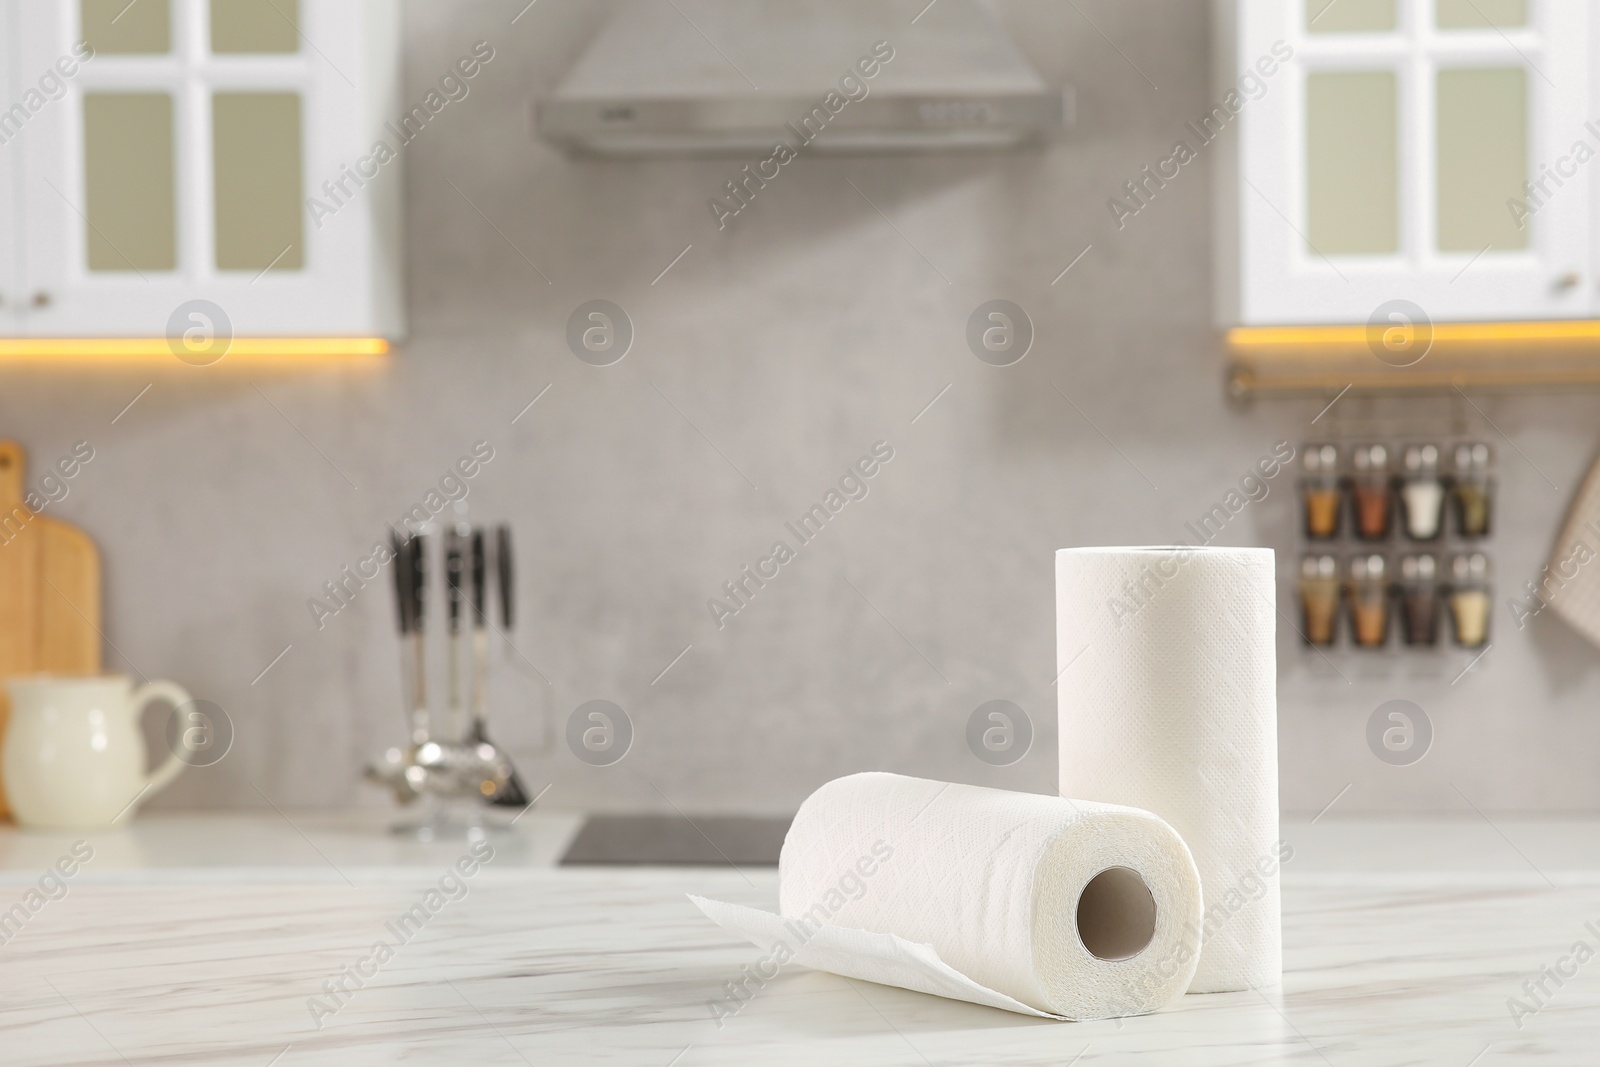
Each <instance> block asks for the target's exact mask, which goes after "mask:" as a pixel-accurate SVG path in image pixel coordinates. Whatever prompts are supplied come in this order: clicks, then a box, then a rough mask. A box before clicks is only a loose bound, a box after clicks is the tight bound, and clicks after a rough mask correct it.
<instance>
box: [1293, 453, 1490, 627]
mask: <svg viewBox="0 0 1600 1067" xmlns="http://www.w3.org/2000/svg"><path fill="white" fill-rule="evenodd" d="M1300 462H1301V475H1300V480H1299V494H1298V507H1299V516H1298V521H1297V523H1296V525H1297V527H1298V528H1299V531H1300V539H1301V551H1300V563H1299V573H1298V583H1297V588H1296V591H1297V599H1298V601H1299V609H1300V620H1301V636H1302V638H1303V639H1304V641H1305V643H1306V644H1307V645H1308V646H1312V647H1314V648H1317V649H1328V648H1335V647H1341V646H1342V647H1346V648H1352V649H1358V650H1361V651H1364V652H1366V651H1378V650H1383V649H1399V650H1402V651H1407V652H1410V651H1421V652H1426V651H1428V650H1432V649H1437V648H1440V647H1443V646H1446V645H1447V644H1448V645H1454V646H1456V647H1458V648H1464V649H1475V648H1482V647H1484V646H1485V645H1486V644H1487V643H1488V640H1489V633H1488V625H1489V607H1490V602H1491V587H1490V559H1489V554H1488V552H1487V551H1486V543H1487V541H1488V539H1489V536H1490V533H1491V530H1492V523H1493V512H1494V503H1495V494H1496V490H1495V481H1494V451H1493V449H1491V448H1490V447H1489V445H1488V444H1486V443H1484V442H1482V441H1475V440H1454V441H1448V440H1447V441H1422V440H1398V441H1395V440H1387V441H1383V440H1372V439H1370V438H1368V439H1362V440H1358V441H1348V442H1319V443H1315V444H1307V445H1305V446H1304V448H1303V449H1302V451H1301V459H1300Z"/></svg>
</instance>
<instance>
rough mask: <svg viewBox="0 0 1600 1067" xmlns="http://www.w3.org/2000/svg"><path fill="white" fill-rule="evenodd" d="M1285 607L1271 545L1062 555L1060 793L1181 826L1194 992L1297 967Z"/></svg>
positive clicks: (1269, 981) (1270, 981)
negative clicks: (1290, 875)
mask: <svg viewBox="0 0 1600 1067" xmlns="http://www.w3.org/2000/svg"><path fill="white" fill-rule="evenodd" d="M1276 604H1277V585H1276V582H1275V580H1274V575H1273V554H1272V549H1270V548H1189V547H1185V546H1176V547H1149V548H1064V549H1061V550H1060V551H1059V552H1057V553H1056V642H1057V644H1056V650H1057V664H1058V669H1059V670H1060V671H1061V678H1060V680H1059V681H1058V682H1057V683H1056V693H1057V695H1056V699H1057V702H1058V705H1059V725H1060V741H1059V743H1058V745H1057V751H1058V754H1059V761H1060V768H1061V777H1060V781H1059V785H1060V790H1061V792H1062V793H1063V794H1065V795H1067V796H1074V797H1089V798H1092V799H1094V800H1100V801H1106V802H1108V803H1113V804H1129V805H1132V806H1134V807H1137V808H1143V809H1145V810H1146V811H1152V812H1154V813H1155V814H1157V815H1159V816H1161V818H1163V819H1165V820H1166V821H1167V822H1168V823H1170V824H1171V825H1172V827H1173V829H1175V830H1177V832H1178V833H1179V834H1180V835H1182V837H1183V840H1184V843H1185V844H1187V845H1188V846H1189V851H1190V852H1191V853H1192V854H1193V855H1194V862H1195V865H1196V866H1197V867H1198V868H1199V870H1200V883H1201V885H1202V886H1203V887H1204V890H1205V900H1206V913H1205V920H1204V923H1203V929H1202V936H1203V943H1202V946H1201V950H1200V966H1199V968H1198V970H1197V971H1196V972H1195V977H1194V983H1193V984H1192V985H1191V986H1190V987H1189V992H1191V993H1220V992H1226V991H1230V990H1241V989H1248V988H1251V987H1253V986H1263V985H1275V984H1276V983H1278V982H1279V981H1280V980H1281V979H1282V975H1283V935H1282V920H1281V907H1280V903H1279V900H1280V898H1279V890H1278V865H1279V862H1280V859H1279V850H1280V847H1281V842H1280V841H1279V837H1278V691H1277V677H1278V673H1277V622H1278V612H1277V610H1276Z"/></svg>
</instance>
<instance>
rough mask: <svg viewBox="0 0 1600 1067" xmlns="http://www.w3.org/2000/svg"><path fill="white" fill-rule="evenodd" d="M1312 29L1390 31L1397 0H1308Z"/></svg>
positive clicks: (1342, 31)
mask: <svg viewBox="0 0 1600 1067" xmlns="http://www.w3.org/2000/svg"><path fill="white" fill-rule="evenodd" d="M1305 4H1306V31H1307V32H1309V33H1388V32H1389V31H1390V30H1393V29H1394V28H1395V25H1396V21H1395V0H1305Z"/></svg>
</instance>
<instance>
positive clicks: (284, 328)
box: [0, 0, 403, 338]
mask: <svg viewBox="0 0 1600 1067" xmlns="http://www.w3.org/2000/svg"><path fill="white" fill-rule="evenodd" d="M0 18H3V20H4V24H5V26H6V27H7V32H6V37H7V38H8V39H9V40H10V41H11V42H12V43H11V47H10V56H9V69H10V81H9V84H8V88H7V93H8V95H9V99H11V100H22V102H23V106H24V109H25V110H28V112H29V113H28V115H27V116H26V120H25V121H23V122H20V123H19V124H20V126H21V129H20V133H19V135H18V136H16V137H15V138H13V139H12V140H11V141H10V142H9V143H8V144H6V145H4V146H0V153H5V154H6V157H7V158H6V162H7V164H8V166H7V168H6V170H7V173H8V175H9V180H10V181H11V182H12V188H11V189H10V190H6V186H5V185H4V184H0V191H8V192H9V193H10V195H9V197H8V199H7V200H6V201H5V210H4V211H3V212H0V216H3V217H0V234H3V235H4V236H5V237H7V238H8V240H6V242H5V247H6V248H8V249H15V254H14V255H13V256H11V257H9V258H10V259H12V260H13V262H12V263H11V264H10V265H9V267H8V268H0V308H10V309H12V312H13V317H12V318H11V319H10V320H5V319H0V329H3V330H5V331H6V332H7V333H8V334H9V335H10V336H13V337H17V336H22V337H32V338H61V337H82V338H91V337H126V338H147V337H162V336H164V335H170V331H171V330H173V329H177V330H178V331H179V332H182V331H183V330H186V329H192V328H201V329H205V330H209V329H216V330H217V331H218V332H221V331H222V330H224V329H228V330H231V333H232V335H233V336H236V337H294V338H319V337H329V338H332V337H388V338H394V337H398V336H400V334H401V333H402V331H403V315H402V303H401V297H402V278H401V263H400V252H399V212H400V206H401V181H400V175H399V169H400V166H401V164H400V162H399V161H398V160H397V159H396V160H394V161H392V162H388V163H386V164H383V165H381V166H380V165H379V164H378V163H377V162H376V161H373V160H371V153H372V150H373V146H374V144H375V142H377V141H378V140H380V139H386V140H388V141H389V142H390V143H391V144H393V143H394V142H395V141H396V138H395V137H394V135H393V134H391V133H389V132H388V131H386V130H385V129H384V124H385V122H386V121H397V120H398V119H399V117H400V115H401V113H402V110H403V109H402V108H401V106H400V103H399V99H400V97H399V43H400V42H399V25H398V11H397V9H396V6H395V3H394V0H136V2H135V3H129V2H128V0H0ZM69 71H70V73H68V72H69ZM41 78H45V79H46V80H47V82H48V89H49V90H50V91H49V92H46V93H42V94H40V96H41V97H42V99H43V103H42V106H39V107H38V108H37V110H32V109H29V108H28V100H26V99H23V97H22V94H23V93H25V91H26V90H27V89H28V87H29V86H37V85H38V84H39V80H40V79H41ZM52 96H54V97H56V98H51V97H52ZM33 102H35V103H37V102H38V100H34V101H33ZM364 160H366V161H367V162H366V164H365V168H364V169H365V176H358V172H360V171H362V170H363V161H364ZM325 183H332V187H334V189H335V191H334V192H332V193H330V192H329V186H328V185H327V184H325ZM341 187H342V188H341ZM313 198H315V201H320V203H321V204H322V205H323V206H324V207H326V208H331V209H332V210H331V211H325V210H313V203H314V200H313ZM5 271H9V273H6V272H5ZM196 300H200V301H208V302H210V303H211V304H214V305H215V306H216V307H217V308H220V309H221V311H222V315H223V316H225V318H226V320H227V322H226V323H222V322H213V321H211V320H212V318H213V317H214V316H213V315H212V314H211V313H210V312H209V311H207V310H205V309H202V311H201V313H200V317H199V318H196V317H194V314H193V309H192V308H191V307H187V306H186V305H190V303H191V302H192V301H196ZM180 309H181V310H180Z"/></svg>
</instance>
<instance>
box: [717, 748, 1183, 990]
mask: <svg viewBox="0 0 1600 1067" xmlns="http://www.w3.org/2000/svg"><path fill="white" fill-rule="evenodd" d="M778 882H779V891H778V893H779V910H780V912H781V913H782V915H781V917H780V916H774V915H770V914H766V913H762V912H755V911H753V910H752V909H740V908H736V907H735V906H733V905H729V904H718V903H716V902H712V901H699V900H697V901H696V903H697V904H699V905H700V906H701V908H702V909H703V910H705V911H706V914H707V915H709V916H711V917H712V918H713V919H715V920H716V921H717V922H719V923H721V924H722V925H723V926H725V927H727V928H729V929H732V930H735V931H737V932H739V933H741V934H743V935H744V936H746V937H748V938H750V940H751V941H753V942H754V943H755V944H757V945H760V946H761V947H762V948H763V949H765V950H768V951H769V955H768V956H767V957H764V959H766V960H768V961H776V962H775V964H774V965H781V964H782V963H783V962H786V961H788V960H791V959H792V960H795V961H797V962H799V963H802V964H804V965H807V966H812V967H819V968H822V969H825V970H831V971H834V972H836V973H840V974H844V975H848V976H850V977H856V978H863V979H866V980H868V981H873V982H883V983H886V984H892V985H901V986H906V987H908V988H911V989H919V990H922V991H924V992H930V993H936V994H939V995H942V996H948V997H956V998H959V999H963V1000H971V1001H975V1002H977V1003H982V1004H992V1005H994V1006H996V1007H1005V1008H1009V1009H1010V1010H1013V1011H1027V1010H1029V1009H1032V1011H1033V1012H1035V1013H1040V1014H1051V1015H1056V1016H1059V1017H1062V1018H1068V1019H1099V1018H1108V1017H1111V1016H1120V1015H1137V1014H1142V1013H1144V1012H1149V1011H1154V1010H1155V1009H1157V1008H1159V1007H1161V1006H1162V1005H1163V1004H1166V1003H1167V1002H1168V1001H1170V1000H1172V999H1173V998H1174V997H1176V996H1178V995H1180V994H1181V993H1182V992H1183V991H1184V990H1185V989H1186V988H1187V987H1188V985H1189V980H1190V978H1191V977H1192V975H1193V973H1194V968H1195V965H1196V962H1197V959H1198V948H1199V945H1198V940H1197V938H1196V937H1195V930H1196V927H1197V925H1198V921H1199V916H1200V907H1201V898H1200V879H1199V874H1198V872H1197V871H1196V870H1195V867H1194V861H1193V860H1192V859H1191V858H1190V856H1189V851H1188V849H1187V848H1185V847H1184V844H1183V841H1182V840H1181V839H1180V838H1179V837H1178V835H1177V834H1176V833H1174V832H1173V830H1172V828H1171V827H1170V826H1168V825H1166V823H1164V822H1162V821H1161V820H1160V819H1158V818H1156V817H1155V816H1154V815H1151V814H1150V813H1149V812H1146V811H1137V810H1134V809H1132V808H1126V807H1121V806H1118V805H1112V804H1095V803H1089V802H1084V801H1074V800H1064V799H1061V798H1059V797H1049V796H1040V795H1038V794H1036V793H1011V792H1006V791H1003V790H999V789H985V788H982V787H980V786H970V785H954V784H951V783H947V782H932V781H927V780H925V779H922V778H907V777H903V776H901V775H896V774H883V773H867V774H854V775H850V776H849V777H846V778H840V779H837V780H835V781H832V782H829V783H828V784H827V785H824V786H823V787H822V788H821V789H819V790H817V791H816V792H815V793H813V794H812V795H811V796H810V797H809V798H807V800H806V802H805V803H804V804H802V805H801V807H800V811H799V813H798V814H797V815H796V816H795V820H794V823H793V825H792V826H791V827H790V829H789V834H788V837H787V838H786V839H785V840H784V844H783V853H782V856H781V858H780V860H779V862H778ZM769 969H770V968H769ZM756 970H757V973H760V970H761V969H760V968H759V967H758V968H757V969H756ZM764 977H765V975H764Z"/></svg>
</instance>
